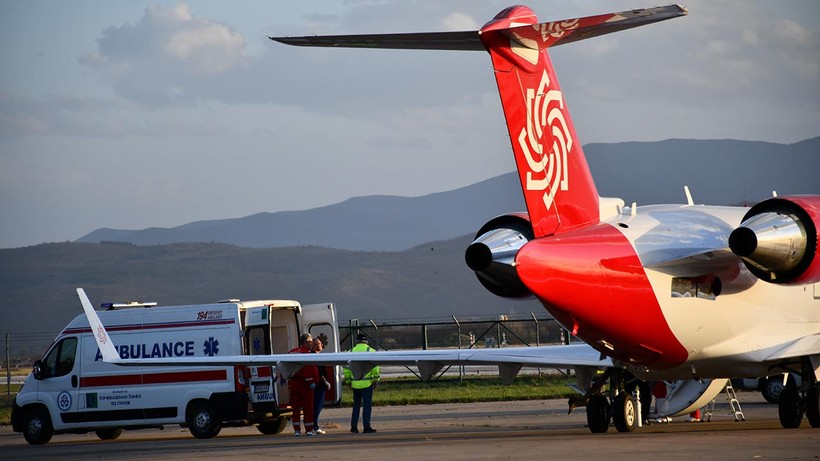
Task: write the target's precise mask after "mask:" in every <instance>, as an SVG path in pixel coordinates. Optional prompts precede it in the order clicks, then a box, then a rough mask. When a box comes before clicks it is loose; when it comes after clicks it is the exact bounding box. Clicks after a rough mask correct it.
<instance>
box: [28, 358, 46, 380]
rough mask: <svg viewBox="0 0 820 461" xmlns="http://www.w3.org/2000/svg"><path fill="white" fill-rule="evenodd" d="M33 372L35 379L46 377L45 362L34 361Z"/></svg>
mask: <svg viewBox="0 0 820 461" xmlns="http://www.w3.org/2000/svg"><path fill="white" fill-rule="evenodd" d="M31 373H32V374H33V375H34V379H36V380H38V381H39V380H41V379H43V378H45V373H43V362H42V361H41V360H35V361H34V366H33V368H32V370H31Z"/></svg>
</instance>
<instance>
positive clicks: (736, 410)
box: [703, 380, 746, 422]
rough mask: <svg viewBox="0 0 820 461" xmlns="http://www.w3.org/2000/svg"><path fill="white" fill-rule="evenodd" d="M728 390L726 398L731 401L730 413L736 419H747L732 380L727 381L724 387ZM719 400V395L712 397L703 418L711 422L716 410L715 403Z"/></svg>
mask: <svg viewBox="0 0 820 461" xmlns="http://www.w3.org/2000/svg"><path fill="white" fill-rule="evenodd" d="M723 390H724V391H725V392H726V400H727V401H728V402H729V408H730V409H731V410H730V411H729V414H730V415H734V417H735V421H746V417H745V416H744V415H743V410H742V409H741V408H740V401H739V400H738V399H737V394H736V393H735V388H734V387H732V380H727V381H726V387H725V388H723ZM716 401H717V396H715V398H713V399H712V401H711V402H709V404H708V405H707V406H706V413H705V414H704V418H703V420H704V421H706V422H709V421H711V420H712V413H713V412H714V411H715V403H716Z"/></svg>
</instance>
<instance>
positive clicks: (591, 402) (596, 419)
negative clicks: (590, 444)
mask: <svg viewBox="0 0 820 461" xmlns="http://www.w3.org/2000/svg"><path fill="white" fill-rule="evenodd" d="M625 377H629V378H630V380H629V383H626V380H625V379H624V378H625ZM607 382H609V387H610V389H611V390H612V392H613V394H615V393H617V395H614V396H612V397H611V401H612V404H610V398H608V397H607V396H606V394H605V393H604V392H603V391H602V390H603V387H604V384H606V383H607ZM639 385H641V383H638V382H636V380H635V377H634V375H632V374H631V373H629V372H627V371H625V370H620V369H617V368H608V369H607V370H606V371H605V372H604V373H603V374H602V375H599V376H598V377H596V378H595V379H594V380H593V383H592V385H591V386H590V387H589V390H587V393H586V394H585V395H584V396H583V397H581V398H576V399H570V412H571V411H572V409H573V408H574V407H575V406H582V405H584V404H585V405H586V407H587V425H588V426H589V430H590V432H592V433H595V434H600V433H604V432H606V431H608V430H609V425H610V423H611V422H614V423H615V429H617V430H618V432H632V431H634V430H635V429H637V428H638V425H639V421H640V418H641V415H640V414H639V411H638V402H637V400H636V399H635V397H633V395H632V393H631V392H628V391H627V390H628V389H630V388H631V390H634V389H635V388H636V387H638V386H639ZM647 387H648V386H647ZM646 395H647V396H649V395H651V394H649V391H648V390H647V391H646ZM647 410H648V408H647ZM647 413H648V411H647Z"/></svg>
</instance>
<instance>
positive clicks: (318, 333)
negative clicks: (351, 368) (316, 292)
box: [302, 303, 342, 405]
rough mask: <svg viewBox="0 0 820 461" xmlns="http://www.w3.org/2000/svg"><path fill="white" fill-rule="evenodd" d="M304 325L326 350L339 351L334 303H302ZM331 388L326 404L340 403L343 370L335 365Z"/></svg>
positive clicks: (326, 396) (306, 330)
mask: <svg viewBox="0 0 820 461" xmlns="http://www.w3.org/2000/svg"><path fill="white" fill-rule="evenodd" d="M302 325H303V328H304V330H303V331H305V332H307V333H310V335H311V336H313V339H319V340H321V341H322V342H323V343H324V345H325V348H324V351H323V352H322V353H325V352H339V350H340V346H339V325H338V323H337V321H336V306H334V305H333V303H321V304H308V305H304V304H303V305H302ZM332 369H333V376H332V378H333V379H330V378H328V380H329V381H330V386H331V387H330V390H329V391H327V393H325V405H338V404H339V403H340V402H341V401H342V370H341V367H339V366H335V367H332Z"/></svg>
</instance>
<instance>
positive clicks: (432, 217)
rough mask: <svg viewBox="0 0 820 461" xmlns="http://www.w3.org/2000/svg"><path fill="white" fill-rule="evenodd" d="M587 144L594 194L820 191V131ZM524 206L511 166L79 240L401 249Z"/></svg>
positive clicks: (742, 195)
mask: <svg viewBox="0 0 820 461" xmlns="http://www.w3.org/2000/svg"><path fill="white" fill-rule="evenodd" d="M584 150H585V153H586V156H587V161H588V163H589V166H590V169H591V170H592V174H593V177H594V178H595V182H596V185H597V187H598V193H599V194H600V195H602V196H607V197H620V198H623V199H624V200H625V201H626V202H627V204H629V203H632V202H637V203H638V204H639V205H641V204H648V203H683V202H684V201H685V196H684V193H683V186H684V185H688V186H689V188H690V190H691V191H692V195H693V197H694V200H695V201H696V202H697V203H705V204H710V205H738V204H743V203H749V202H756V201H758V200H761V199H763V198H766V197H769V196H771V193H772V191H773V190H776V191H777V192H778V193H779V194H780V195H786V194H794V193H820V181H818V179H817V175H816V172H817V171H820V155H818V153H820V137H818V138H813V139H809V140H806V141H803V142H799V143H795V144H788V145H786V144H773V143H766V142H756V141H736V140H708V141H701V140H687V139H670V140H666V141H658V142H625V143H617V144H588V145H586V146H585V147H584ZM571 181H572V179H571V178H570V183H571ZM570 187H571V185H570ZM522 210H524V203H523V199H522V195H521V190H520V186H519V185H518V179H517V176H516V174H515V173H508V174H505V175H502V176H498V177H495V178H492V179H488V180H486V181H482V182H480V183H477V184H473V185H470V186H467V187H463V188H461V189H457V190H453V191H448V192H440V193H435V194H430V195H425V196H422V197H396V196H369V197H356V198H351V199H349V200H346V201H344V202H341V203H337V204H334V205H329V206H325V207H321V208H314V209H310V210H304V211H282V212H277V213H258V214H254V215H251V216H246V217H243V218H236V219H219V220H212V221H198V222H193V223H190V224H185V225H182V226H178V227H174V228H149V229H143V230H116V229H107V228H103V229H97V230H95V231H93V232H91V233H89V234H88V235H86V236H84V237H82V238H80V239H78V240H77V242H82V243H99V242H103V241H112V242H128V243H133V244H136V245H161V244H168V243H180V242H217V243H226V244H230V245H236V246H242V247H249V248H275V247H289V246H299V245H317V246H323V247H328V248H338V249H346V250H363V251H400V250H405V249H408V248H411V247H413V246H415V245H420V244H422V243H423V242H427V241H432V240H446V239H451V238H454V237H457V236H459V235H465V234H470V233H474V232H475V231H476V230H477V229H478V228H479V227H481V225H482V224H484V223H485V222H486V221H487V220H488V219H489V218H492V217H494V216H496V215H499V214H503V213H506V212H509V211H522Z"/></svg>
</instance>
